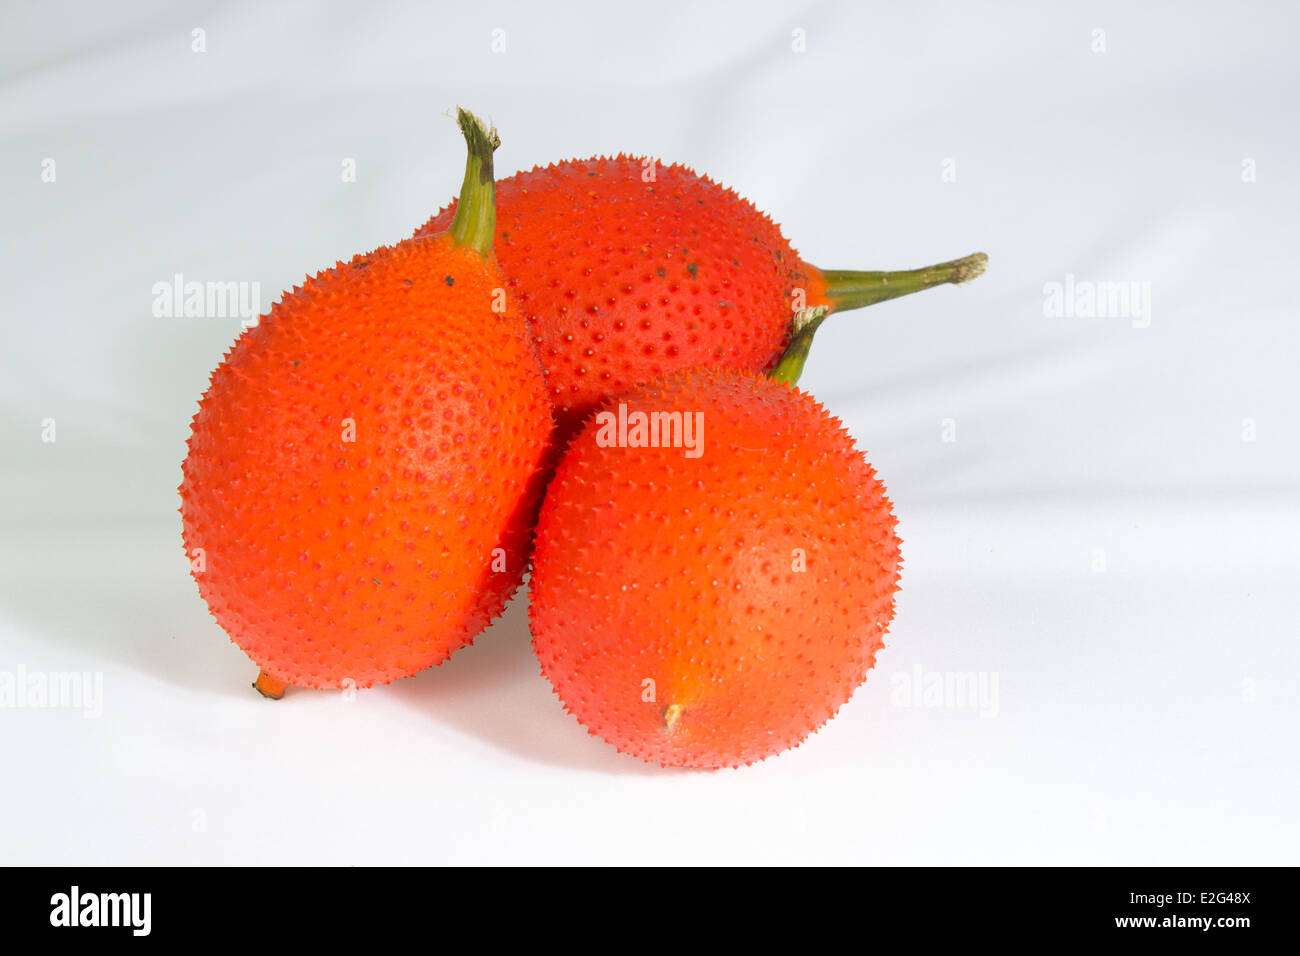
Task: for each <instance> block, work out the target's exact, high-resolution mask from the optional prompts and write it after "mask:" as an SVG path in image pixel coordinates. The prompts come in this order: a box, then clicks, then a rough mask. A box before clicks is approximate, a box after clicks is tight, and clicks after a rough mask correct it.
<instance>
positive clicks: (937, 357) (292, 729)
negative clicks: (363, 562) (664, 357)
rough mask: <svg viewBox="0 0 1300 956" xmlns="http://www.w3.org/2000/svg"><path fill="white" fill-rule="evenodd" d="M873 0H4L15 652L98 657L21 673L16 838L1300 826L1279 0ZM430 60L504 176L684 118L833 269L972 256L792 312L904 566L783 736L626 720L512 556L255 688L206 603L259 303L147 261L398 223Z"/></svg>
mask: <svg viewBox="0 0 1300 956" xmlns="http://www.w3.org/2000/svg"><path fill="white" fill-rule="evenodd" d="M880 7H881V5H871V6H870V7H868V6H867V5H859V4H853V3H847V2H843V3H837V4H835V3H832V4H810V5H804V6H801V7H797V8H789V9H787V8H785V7H783V6H782V5H777V4H756V3H750V2H746V3H741V2H735V3H731V4H723V5H702V4H682V5H673V4H668V5H656V6H653V7H646V6H644V5H634V6H628V7H624V6H622V5H617V4H607V3H582V4H565V5H564V6H563V8H562V9H553V8H550V7H543V6H542V5H536V4H520V5H516V6H514V7H513V8H512V7H511V6H510V5H495V6H494V7H491V8H488V7H483V6H482V5H475V4H459V5H437V6H434V5H425V4H414V3H412V4H391V5H388V4H386V5H380V6H374V7H358V6H357V5H355V4H336V5H327V4H303V5H294V4H258V3H243V4H229V5H221V6H217V7H213V6H210V5H207V4H198V3H191V4H186V3H166V4H163V3H134V4H128V5H113V6H112V7H108V6H104V7H97V6H92V5H86V4H68V5H59V4H50V3H19V4H8V3H7V4H5V6H4V9H3V11H2V12H0V49H2V50H3V57H2V58H0V59H2V64H0V146H2V148H0V164H2V168H3V176H0V193H2V194H3V200H2V202H0V206H2V208H3V209H4V219H3V230H2V235H0V243H2V244H3V247H2V248H0V277H2V279H3V289H4V323H3V352H2V353H0V362H2V369H3V374H0V424H3V435H4V440H3V448H2V450H0V455H2V459H0V465H2V469H3V471H2V474H3V494H2V495H0V521H2V524H0V528H2V531H0V538H2V540H3V551H2V552H0V677H3V675H4V674H9V675H10V678H11V681H12V680H14V679H16V678H17V676H18V675H19V673H20V672H21V673H23V674H26V675H31V674H43V675H47V676H48V675H53V674H61V673H78V674H86V675H90V676H89V677H88V678H87V683H86V685H85V687H86V692H87V696H88V697H94V696H96V695H95V693H94V692H93V688H94V686H95V681H96V680H98V682H99V685H100V693H99V695H98V702H97V704H96V703H94V702H93V701H88V703H87V706H86V707H84V708H81V709H77V708H67V707H65V708H62V709H50V708H42V707H40V706H37V705H36V704H35V703H33V701H32V700H27V701H26V702H25V705H24V706H19V705H18V704H19V703H21V702H16V701H11V703H10V705H7V706H6V707H4V708H0V752H3V753H4V754H5V755H6V764H7V766H8V767H9V769H10V773H9V774H8V775H7V784H6V786H5V787H4V788H2V789H0V863H6V864H13V863H49V864H53V863H89V864H112V863H189V862H194V863H207V862H231V863H249V862H268V861H274V862H281V863H283V862H295V863H296V862H323V863H358V864H365V863H385V862H408V863H410V862H489V863H490V862H618V861H645V862H651V863H671V864H683V863H695V862H739V863H747V862H846V863H1029V862H1045V863H1144V864H1218V863H1242V864H1250V863H1292V864H1293V863H1295V862H1296V860H1297V851H1298V850H1300V822H1298V821H1297V816H1296V807H1297V805H1300V799H1298V798H1300V787H1298V786H1297V783H1298V772H1297V762H1296V734H1297V730H1298V729H1300V720H1298V714H1300V707H1298V705H1297V700H1298V697H1297V695H1298V694H1300V685H1298V680H1300V643H1298V642H1297V624H1298V620H1300V599H1298V598H1297V588H1296V575H1297V571H1298V570H1300V553H1298V552H1300V546H1298V545H1297V541H1300V508H1298V507H1297V505H1298V504H1300V500H1298V494H1297V492H1298V489H1300V453H1298V452H1297V448H1300V426H1298V424H1297V422H1298V421H1300V418H1298V412H1300V407H1298V406H1300V403H1297V401H1296V399H1297V387H1296V384H1295V383H1296V378H1295V362H1296V354H1297V348H1298V347H1300V321H1297V319H1298V316H1297V301H1300V294H1298V293H1300V288H1298V287H1300V280H1298V279H1297V270H1296V262H1297V260H1298V258H1300V256H1298V254H1297V253H1298V250H1297V241H1296V239H1295V235H1296V226H1295V222H1296V218H1297V216H1296V214H1297V212H1298V211H1300V208H1298V207H1300V203H1298V202H1297V200H1298V199H1300V178H1298V177H1297V175H1296V156H1297V155H1300V135H1298V133H1297V129H1298V127H1297V124H1296V122H1295V109H1294V106H1295V103H1296V101H1297V99H1298V97H1297V92H1300V91H1298V90H1297V86H1298V85H1300V83H1298V74H1300V68H1298V67H1297V60H1296V58H1295V54H1294V49H1293V38H1294V36H1295V33H1296V27H1297V25H1298V21H1297V16H1296V14H1295V12H1294V11H1292V10H1290V9H1288V8H1286V7H1285V6H1284V5H1276V6H1272V7H1269V6H1262V5H1261V6H1260V7H1258V8H1255V9H1254V10H1253V12H1252V13H1251V14H1250V15H1249V16H1242V15H1240V14H1241V12H1240V11H1239V10H1237V9H1236V8H1232V9H1228V8H1224V7H1221V6H1218V5H1214V4H1208V3H1193V4H1187V3H1180V4H1172V3H1163V4H1142V5H1111V4H1097V5H1095V6H1094V8H1093V9H1089V8H1088V5H1084V6H1083V7H1078V6H1075V7H1072V8H1069V9H1065V8H1061V9H1056V8H1048V7H1045V6H1043V5H1038V4H1029V3H1023V4H1007V3H995V4H969V3H956V2H952V3H939V4H934V5H926V6H925V7H924V8H921V7H916V6H913V5H897V6H895V7H892V8H891V7H886V8H884V9H881V8H880ZM200 47H201V48H202V49H201V50H200V49H199V48H200ZM458 104H459V105H464V106H466V107H468V108H470V109H473V110H475V111H477V112H479V113H481V114H483V115H485V116H487V117H489V118H491V119H492V120H493V121H494V122H495V123H496V124H497V125H498V127H499V128H500V131H501V137H502V141H503V145H502V147H501V149H500V151H499V152H498V155H497V164H498V172H499V173H500V174H501V175H505V174H508V173H510V172H512V171H514V170H515V169H519V168H527V167H529V166H531V165H533V164H535V163H546V162H549V161H552V160H557V159H561V158H564V157H568V156H572V155H575V154H576V155H590V154H594V153H613V152H618V151H628V152H637V153H648V154H653V155H656V156H659V157H662V158H664V159H667V160H677V161H682V162H686V163H689V164H691V165H693V166H694V167H695V168H697V169H699V170H701V171H705V172H708V173H709V174H711V175H712V176H714V177H715V178H717V179H718V180H720V181H722V182H724V183H726V184H727V185H729V186H732V187H734V188H735V189H737V190H738V191H739V192H741V193H742V194H743V195H745V196H747V197H749V198H750V199H752V200H753V201H754V202H755V203H756V204H757V205H758V206H759V207H760V208H762V209H764V210H765V211H767V212H769V213H770V214H771V215H772V216H773V218H775V219H776V220H777V221H779V222H780V223H781V224H782V226H783V228H784V230H785V232H786V235H787V236H788V237H789V238H790V239H791V241H792V242H793V243H794V245H795V246H796V248H798V249H799V250H800V251H801V253H802V254H803V255H804V256H805V257H806V258H807V259H808V260H809V261H811V262H813V263H815V264H818V265H821V266H823V267H827V268H906V267H914V266H919V265H923V264H927V263H930V262H934V261H939V260H944V259H950V258H955V257H957V256H959V255H963V254H966V253H969V252H973V251H976V250H982V251H985V252H987V253H988V254H989V256H990V266H989V270H988V273H987V274H986V275H985V276H984V277H983V278H981V279H979V280H978V281H977V282H975V283H972V284H970V285H968V286H965V287H962V288H953V287H944V288H941V289H938V290H935V291H931V292H927V293H925V294H922V295H917V296H914V297H911V298H908V299H903V300H899V301H895V302H891V303H886V304H884V305H881V306H878V307H875V308H872V309H870V310H866V311H862V312H857V313H848V314H844V315H840V316H836V317H833V318H832V319H831V320H830V321H828V322H827V323H826V325H825V326H824V328H823V330H822V332H821V333H820V336H819V342H818V344H817V346H816V347H815V350H814V353H813V357H812V359H811V361H810V363H809V367H808V371H807V374H806V376H805V378H804V381H803V385H804V387H806V388H808V389H809V390H811V391H812V392H814V393H815V394H816V395H817V396H818V397H819V398H820V399H821V400H822V401H823V402H824V403H825V404H826V405H827V406H828V407H829V408H830V409H831V410H832V411H833V412H834V413H835V414H837V415H839V416H840V417H841V418H842V419H843V420H844V422H845V423H846V425H847V426H848V427H849V428H850V429H851V431H852V432H853V434H854V435H855V436H856V438H857V440H858V442H859V443H860V445H861V446H862V447H863V448H864V450H866V452H867V454H868V457H869V458H870V459H871V461H872V462H873V463H874V464H875V466H876V467H877V469H878V470H879V473H880V475H881V477H882V478H883V479H884V481H885V482H886V484H887V485H888V487H889V489H890V492H891V495H892V497H893V500H894V501H895V505H896V510H897V513H898V515H899V520H900V530H901V534H902V536H903V538H904V541H905V543H904V555H905V561H906V566H905V568H904V574H903V592H902V594H901V595H900V601H899V608H898V616H897V621H896V624H895V626H894V628H893V630H892V633H891V635H890V637H889V640H888V642H887V649H886V650H885V652H884V653H883V654H882V655H881V657H880V659H879V662H878V665H877V667H876V670H875V671H874V672H873V673H872V675H871V677H870V678H869V680H868V681H867V683H866V685H864V687H863V688H862V689H861V690H860V691H859V692H858V693H857V695H856V696H855V697H854V699H853V700H852V702H851V703H850V704H849V705H848V706H846V707H845V708H844V709H843V711H842V712H841V714H840V715H839V716H838V717H837V718H836V719H835V720H833V721H832V722H831V723H830V724H829V725H827V727H826V728H825V729H824V730H823V731H822V732H820V733H818V734H817V735H816V736H814V737H813V738H812V739H811V740H809V741H808V742H807V743H806V744H805V745H804V746H803V747H801V748H799V749H798V750H796V751H794V752H791V753H788V754H785V755H783V756H781V757H779V758H777V759H773V760H769V761H767V762H766V763H764V764H762V765H760V766H757V767H753V768H749V769H747V770H744V771H739V772H731V771H727V772H721V773H716V774H707V773H680V772H664V771H661V770H659V769H657V768H649V767H644V766H642V765H641V764H640V763H639V762H636V761H633V760H631V759H629V758H625V757H622V756H620V755H618V754H617V753H615V752H614V750H613V749H612V748H610V747H608V746H606V745H605V744H603V743H601V742H600V741H598V740H596V739H594V738H590V737H588V735H587V734H586V733H585V732H584V730H583V729H582V728H581V727H580V726H579V725H578V724H577V723H576V722H575V721H573V719H572V718H570V717H569V716H568V715H566V714H565V713H563V712H562V710H561V708H560V705H559V704H558V702H557V701H556V699H555V698H554V697H553V696H552V694H551V692H550V689H549V686H548V685H547V683H546V682H545V680H544V679H543V678H542V677H541V676H540V674H539V672H538V668H537V666H536V662H535V660H534V659H533V657H532V655H531V651H530V649H529V646H528V639H527V630H526V618H525V615H524V610H523V607H522V602H517V603H516V605H515V606H514V607H513V608H512V610H511V611H510V613H509V614H508V615H507V617H506V619H505V620H504V621H503V622H502V623H500V624H498V625H497V626H496V627H494V628H493V629H492V630H490V631H489V632H487V633H486V634H484V635H483V636H481V637H480V638H479V641H478V643H477V645H476V646H475V647H474V648H472V649H469V650H466V651H463V652H461V653H459V654H457V655H456V656H455V658H454V659H453V660H452V661H451V662H450V663H449V664H447V665H445V666H444V667H441V668H438V669H436V670H434V671H431V672H427V673H425V674H422V675H420V676H418V677H416V678H414V679H411V680H407V681H402V682H399V684H397V685H394V686H391V687H388V688H382V689H375V690H370V691H363V692H360V693H358V694H356V695H355V699H351V698H349V697H347V696H344V695H337V694H309V693H300V694H296V695H293V696H292V697H290V698H287V699H286V700H284V701H282V702H280V703H279V704H271V703H269V702H267V701H265V700H262V699H261V698H260V697H258V696H257V695H256V694H254V693H253V692H252V691H251V690H249V688H248V683H249V681H250V680H251V679H252V677H253V676H254V669H253V667H252V665H251V664H250V663H249V662H248V661H247V659H246V658H244V656H243V655H242V654H241V653H240V652H239V651H238V649H237V648H235V647H234V646H233V645H232V644H230V643H229V642H228V641H227V639H226V638H225V636H224V635H223V634H222V632H221V631H220V630H219V628H218V627H217V626H216V625H215V624H214V622H213V621H212V620H211V618H210V617H209V616H208V615H207V613H206V609H205V607H204V606H203V603H202V601H201V600H200V599H199V598H198V595H197V592H196V590H195V588H194V586H193V584H192V582H191V580H190V578H189V577H188V574H187V567H186V562H185V558H184V556H183V555H182V552H181V545H180V532H179V519H178V516H177V515H176V513H175V511H176V508H177V506H178V503H179V502H178V499H177V496H176V492H175V489H176V486H177V484H178V483H179V480H180V461H181V459H182V457H183V455H184V447H185V446H184V443H185V438H186V435H187V432H188V426H189V419H190V416H191V415H192V414H193V412H194V410H195V407H196V401H197V399H198V397H199V395H200V394H201V393H202V391H203V389H204V387H205V386H206V382H207V375H208V373H209V371H210V370H211V369H212V368H213V367H214V366H215V365H216V364H217V363H218V361H219V360H220V359H221V356H222V354H223V352H224V350H225V349H226V348H227V347H228V346H229V344H230V343H231V342H232V341H233V339H234V337H235V335H236V333H237V332H238V329H239V323H240V317H239V316H238V314H236V315H233V316H231V317H228V318H206V319H195V318H184V317H183V316H180V317H177V316H172V317H167V316H166V314H165V312H166V307H165V306H160V305H159V301H160V300H159V297H160V295H161V296H162V298H163V299H165V298H166V295H165V294H163V293H161V292H159V291H158V289H159V288H161V289H164V290H165V289H167V288H169V287H170V284H171V283H173V282H174V281H175V280H176V277H177V276H181V277H184V280H186V281H189V280H198V281H203V282H223V283H224V282H236V283H243V285H242V286H241V287H240V288H242V289H244V290H245V291H248V292H251V291H252V289H253V284H254V283H256V284H257V290H258V294H259V296H260V299H259V301H260V307H261V308H262V309H265V308H266V307H268V306H269V305H270V304H271V302H272V301H274V299H275V298H276V297H277V296H278V294H279V292H280V290H282V289H284V288H287V287H290V286H292V285H293V284H294V283H296V282H298V281H301V279H302V277H303V275H304V274H307V273H310V272H313V271H315V270H316V269H318V268H321V267H323V266H326V265H330V264H332V263H333V262H334V261H335V260H336V259H339V258H344V257H346V256H348V255H350V254H352V253H354V252H358V251H363V250H366V249H369V248H373V247H374V246H376V245H378V244H381V243H384V242H389V241H393V240H396V239H399V238H402V237H404V236H406V235H408V234H409V233H410V232H411V231H412V230H414V229H415V227H416V226H417V225H419V224H420V223H421V222H423V221H424V219H425V218H427V216H429V215H430V214H431V213H432V212H434V211H436V210H437V209H438V208H439V207H440V206H441V205H443V204H444V203H445V202H446V201H447V200H448V199H449V198H450V197H451V196H452V195H454V193H455V191H456V190H457V189H458V188H459V182H460V170H461V166H462V143H461V140H460V138H459V136H458V134H457V133H456V130H455V126H454V123H453V122H452V120H451V119H449V118H448V117H449V115H450V113H451V111H452V110H453V108H454V107H455V106H456V105H458ZM1114 283H1120V284H1121V285H1113V284H1114ZM160 284H161V285H160ZM1090 303H1091V304H1090ZM157 312H163V313H164V314H162V315H159V314H156V313H157ZM49 438H53V439H54V440H53V441H50V440H48V439H49ZM95 675H98V676H97V677H96V676H95ZM92 704H93V706H91V705H92ZM95 711H98V712H99V713H98V714H96V713H95Z"/></svg>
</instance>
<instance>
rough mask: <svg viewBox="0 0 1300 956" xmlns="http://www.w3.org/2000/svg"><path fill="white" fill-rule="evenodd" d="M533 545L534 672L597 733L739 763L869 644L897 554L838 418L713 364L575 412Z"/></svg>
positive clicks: (685, 755)
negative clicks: (587, 413)
mask: <svg viewBox="0 0 1300 956" xmlns="http://www.w3.org/2000/svg"><path fill="white" fill-rule="evenodd" d="M675 435H676V436H679V437H680V439H681V440H680V441H676V440H675V439H674V436H675ZM535 547H536V550H535V553H534V556H533V576H532V583H531V590H532V601H531V608H530V617H531V622H532V630H533V635H534V636H533V645H534V648H535V650H536V652H537V657H538V659H539V661H540V662H541V668H542V672H543V673H544V674H545V675H546V677H547V678H548V679H549V680H550V681H551V683H552V685H553V686H554V688H555V692H556V694H557V695H558V696H559V698H560V700H561V701H562V702H563V704H564V706H565V708H566V709H567V710H568V711H569V712H571V713H572V714H573V715H574V716H575V717H576V718H577V719H578V720H579V721H580V722H581V723H582V724H584V725H585V726H586V727H587V728H588V730H589V731H590V732H591V733H593V734H596V735H598V736H599V737H601V738H603V739H604V740H606V741H608V742H609V743H611V744H613V745H614V746H615V747H617V748H618V749H619V750H620V751H622V752H624V753H628V754H632V755H635V756H637V757H640V758H642V759H643V760H646V761H649V762H655V763H660V764H663V765H665V766H672V767H707V768H714V767H723V766H739V765H743V764H749V763H752V762H754V761H756V760H762V759H764V758H765V757H769V756H772V755H773V754H777V753H780V752H781V751H784V750H786V749H788V748H790V747H794V746H796V745H798V744H799V743H800V742H801V741H803V740H804V739H805V738H806V737H807V736H808V735H809V734H811V733H812V732H813V731H815V730H817V728H819V727H821V726H822V725H823V724H824V723H825V722H826V721H827V720H829V719H830V718H831V717H832V716H833V715H834V714H835V712H836V711H837V710H838V709H839V707H840V706H841V705H842V704H844V702H845V701H847V700H848V699H849V697H850V695H851V694H852V693H853V691H854V689H855V688H856V687H857V686H858V685H859V684H861V683H862V681H863V680H864V679H865V677H866V675H867V672H868V670H869V669H870V668H871V667H872V665H873V663H874V661H875V656H876V653H877V651H878V650H879V649H880V648H881V646H882V645H883V639H884V635H885V632H886V629H887V628H888V626H889V624H890V622H891V620H892V618H893V614H894V594H895V591H896V590H897V588H898V577H899V568H900V565H901V562H900V557H899V539H898V537H897V534H896V522H895V518H894V514H893V509H892V505H891V504H890V501H889V499H888V498H887V497H886V495H885V488H884V486H883V485H882V484H881V483H880V481H879V480H878V479H877V477H876V474H875V472H874V470H873V469H872V467H871V466H870V465H869V464H867V462H866V461H865V460H864V458H863V456H862V454H861V453H860V452H859V451H858V450H857V449H856V448H855V447H854V443H853V440H852V439H851V438H850V436H849V435H848V433H847V432H846V431H845V430H844V428H843V427H842V425H841V424H840V422H839V421H838V420H837V419H835V418H832V417H831V416H830V415H829V414H828V413H827V412H826V411H825V410H824V409H823V408H822V406H821V405H819V404H818V403H817V402H816V401H815V400H814V399H813V398H812V397H811V396H809V395H808V394H806V393H805V392H802V391H800V390H799V389H798V388H795V387H793V386H792V385H790V384H788V382H784V381H777V380H773V379H770V378H761V377H758V376H754V375H751V374H749V373H744V372H739V371H736V370H734V369H725V368H724V369H694V370H687V371H684V372H678V373H675V374H673V375H671V376H668V377H667V378H664V379H659V380H655V381H653V382H651V383H648V384H645V385H642V386H641V387H639V388H636V389H634V390H632V391H631V392H630V393H628V394H626V395H624V396H620V397H619V398H617V399H616V400H611V401H610V402H608V403H607V404H606V405H605V406H603V408H602V409H601V411H600V412H598V413H597V414H596V415H595V416H594V417H593V418H591V419H589V420H588V421H587V422H586V423H585V424H584V426H583V428H582V430H581V431H580V432H579V433H578V434H577V436H576V437H575V438H574V440H573V442H572V443H571V445H570V446H569V447H568V449H567V450H566V452H565V454H564V456H563V458H562V459H561V460H560V463H559V466H558V470H557V472H556V475H555V477H554V479H553V481H552V483H551V485H550V488H549V489H548V491H547V495H546V500H545V502H544V503H543V505H542V512H541V517H540V520H539V523H538V527H537V542H536V546H535Z"/></svg>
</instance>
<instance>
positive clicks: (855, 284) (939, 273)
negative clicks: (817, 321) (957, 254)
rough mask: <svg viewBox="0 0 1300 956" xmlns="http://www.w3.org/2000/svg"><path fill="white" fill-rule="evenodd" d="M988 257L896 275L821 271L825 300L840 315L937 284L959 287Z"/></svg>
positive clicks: (980, 270)
mask: <svg viewBox="0 0 1300 956" xmlns="http://www.w3.org/2000/svg"><path fill="white" fill-rule="evenodd" d="M988 261H989V257H988V256H986V255H985V254H984V253H982V252H975V253H972V254H971V255H969V256H966V257H965V258H962V259H953V260H952V261H951V262H940V263H937V264H936V265H932V266H926V267H925V268H923V269H908V270H906V271H899V272H854V271H851V270H845V269H838V270H832V271H829V272H828V271H825V270H823V271H822V276H823V277H824V278H825V279H826V292H825V293H824V294H825V297H826V299H828V300H829V301H830V303H831V311H833V312H844V311H846V310H848V309H861V308H862V307H864V306H868V305H875V304H876V303H877V302H884V301H885V300H886V299H897V298H898V297H899V296H903V295H911V294H912V293H913V292H921V291H923V290H925V289H933V288H934V287H935V286H937V285H945V284H946V283H952V284H953V285H960V284H961V283H963V282H969V281H970V280H971V279H974V278H977V277H978V276H980V275H982V274H983V272H984V267H985V266H987V265H988Z"/></svg>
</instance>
